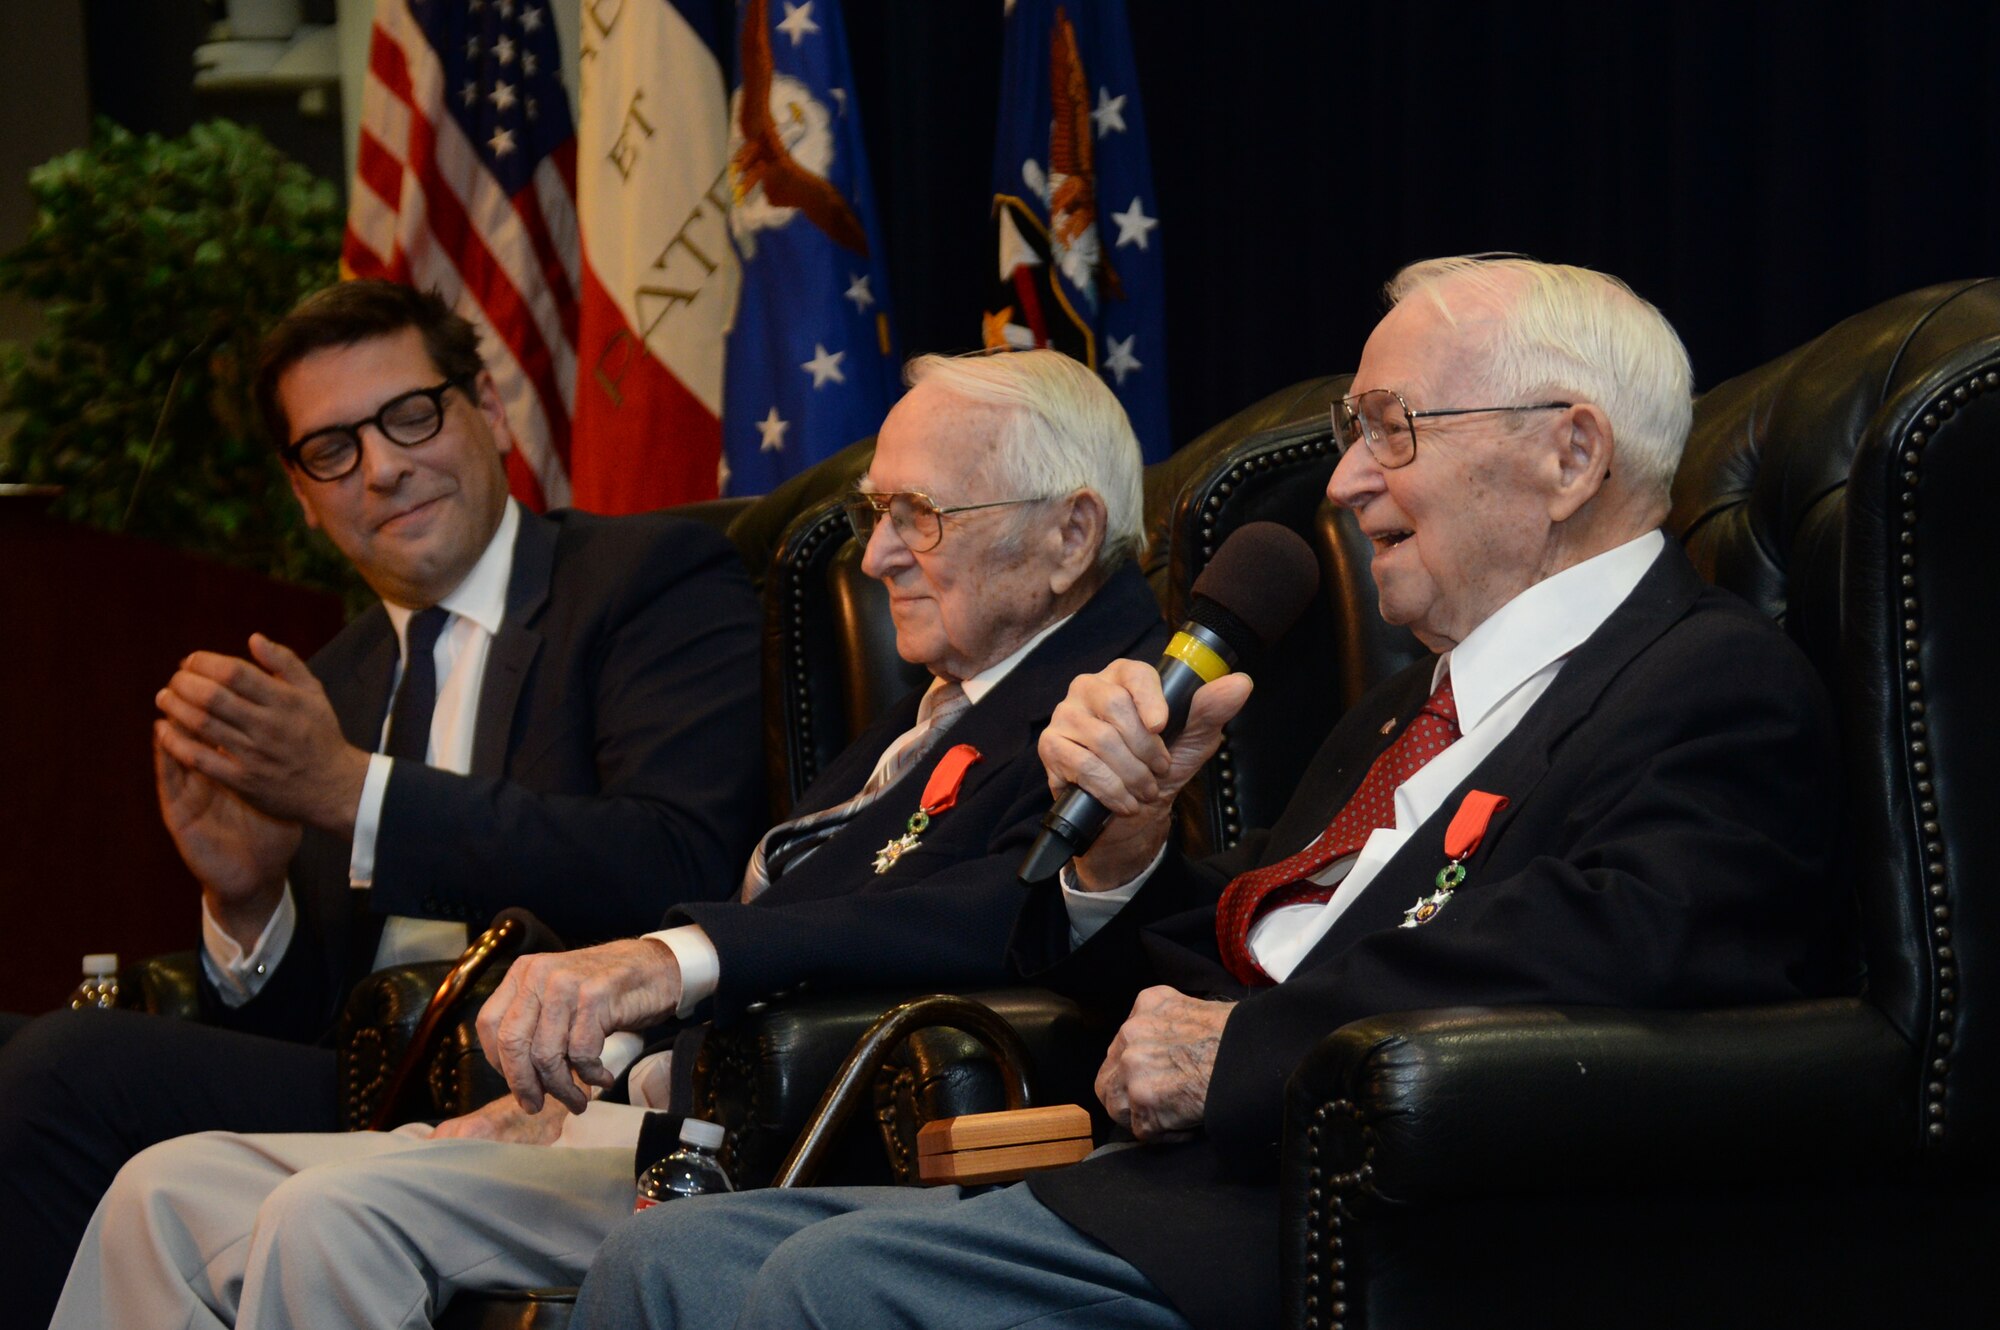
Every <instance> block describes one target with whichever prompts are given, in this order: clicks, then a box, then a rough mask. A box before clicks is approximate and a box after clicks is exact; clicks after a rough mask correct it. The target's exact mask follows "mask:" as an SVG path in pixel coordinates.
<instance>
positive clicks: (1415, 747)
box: [1215, 675, 1458, 987]
mask: <svg viewBox="0 0 2000 1330" xmlns="http://www.w3.org/2000/svg"><path fill="white" fill-rule="evenodd" d="M1457 738H1458V703H1457V702H1456V701H1454V700H1453V698H1452V695H1451V678H1450V676H1449V675H1447V676H1446V677H1445V681H1444V682H1443V683H1441V684H1439V685H1438V686H1437V691H1436V692H1434V693H1432V694H1431V695H1430V699H1429V700H1428V701H1426V702H1425V703H1424V706H1423V710H1421V711H1419V712H1418V713H1417V715H1416V718H1415V719H1414V720H1412V721H1411V722H1410V723H1409V724H1408V725H1407V726H1405V727H1404V728H1403V732H1402V733H1401V734H1399V735H1397V736H1396V741H1395V742H1394V743H1392V744H1390V745H1389V746H1388V747H1387V748H1385V749H1383V750H1382V755H1381V756H1380V757H1378V758H1376V759H1375V765H1374V766H1372V767H1370V768H1368V774H1367V775H1366V776H1364V777H1363V778H1362V780H1361V788H1360V789H1358V790H1356V791H1355V792H1354V797H1353V798H1351V799H1349V800H1348V801H1347V806H1346V807H1345V808H1342V809H1341V810H1340V812H1339V813H1337V814H1335V815H1334V819H1333V821H1332V822H1331V823H1329V824H1328V825H1327V828H1326V830H1325V831H1322V832H1320V834H1319V835H1318V836H1316V837H1314V839H1313V842H1312V844H1310V845H1308V846H1306V847H1305V848H1304V849H1303V850H1300V851H1299V852H1298V853H1297V854H1294V855H1292V856H1291V857H1290V858H1287V859H1281V860H1279V861H1278V862H1277V863H1275V864H1272V865H1271V866H1270V867H1268V868H1256V869H1252V870H1251V871H1250V872H1248V873H1245V874H1243V875H1242V876H1241V877H1238V878H1237V879H1236V880H1235V881H1233V882H1231V883H1230V884H1229V886H1228V888H1227V889H1226V890H1225V891H1224V892H1223V893H1222V900H1221V901H1220V902H1219V903H1218V904H1217V905H1216V907H1215V940H1216V944H1217V945H1218V946H1219V947H1221V949H1222V963H1223V964H1224V965H1227V966H1228V967H1229V972H1230V973H1231V974H1233V975H1235V976H1236V977H1237V978H1238V979H1240V980H1242V981H1243V982H1244V983H1246V984H1249V985H1251V986H1252V987H1259V986H1262V985H1266V984H1271V983H1274V982H1276V981H1275V980H1273V979H1272V978H1271V976H1270V975H1268V974H1266V973H1264V967H1263V966H1261V965H1259V964H1257V962H1256V960H1255V959H1254V958H1253V957H1252V956H1251V955H1250V926H1251V925H1252V924H1254V923H1255V922H1256V921H1257V920H1258V919H1259V918H1261V917H1263V916H1264V915H1266V914H1268V913H1270V912H1271V911H1272V910H1275V909H1278V908H1280V907H1282V906H1286V905H1310V904H1318V903H1321V902H1324V901H1328V900H1331V899H1333V893H1334V892H1335V891H1337V890H1338V889H1339V887H1340V883H1339V882H1336V883H1334V884H1333V885H1332V886H1322V885H1320V884H1319V883H1317V882H1313V881H1311V880H1310V879H1311V878H1312V877H1313V876H1314V875H1315V874H1317V873H1321V872H1324V871H1325V870H1326V866H1327V865H1328V864H1330V863H1333V862H1334V861H1335V860H1337V859H1343V858H1345V857H1346V856H1348V855H1350V854H1353V853H1355V852H1356V851H1357V850H1359V849H1360V848H1361V847H1362V845H1363V844H1364V843H1365V842H1366V841H1367V840H1368V837H1369V835H1370V834H1371V833H1372V832H1374V831H1376V830H1377V829H1379V828H1382V827H1393V826H1394V825H1396V787H1397V786H1399V785H1401V784H1402V783H1403V782H1404V781H1406V780H1408V779H1409V778H1410V777H1412V776H1414V775H1416V774H1417V773H1418V772H1419V771H1421V770H1423V768H1424V765H1425V764H1426V763H1427V762H1429V761H1430V760H1431V759H1432V758H1434V757H1436V756H1437V755H1438V754H1439V753H1442V752H1443V751H1444V750H1445V749H1446V748H1449V747H1450V746H1451V745H1452V743H1453V742H1454V741H1455V740H1457ZM1342 881H1345V879H1342Z"/></svg>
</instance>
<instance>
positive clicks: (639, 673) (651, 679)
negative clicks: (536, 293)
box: [0, 282, 765, 1324]
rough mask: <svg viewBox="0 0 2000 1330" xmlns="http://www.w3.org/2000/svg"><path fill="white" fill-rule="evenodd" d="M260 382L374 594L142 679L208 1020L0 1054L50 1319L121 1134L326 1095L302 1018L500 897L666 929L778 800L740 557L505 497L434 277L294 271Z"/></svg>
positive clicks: (587, 923) (33, 1034) (299, 468)
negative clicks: (314, 283) (418, 280)
mask: <svg viewBox="0 0 2000 1330" xmlns="http://www.w3.org/2000/svg"><path fill="white" fill-rule="evenodd" d="M257 396H258V402H259V405H260V408H261V413H262V415H263V417H264V422H265V425H266V429H267V433H268V434H269V435H270V436H271V439H272V442H273V443H274V445H275V446H276V447H277V450H278V453H279V456H280V458H281V459H282V461H283V463H284V467H285V475H286V478H287V479H288V481H289V482H290V485H291V488H292V491H293V493H294V494H295V495H296V496H297V499H298V502H299V504H300V506H301V509H302V510H303V512H304V513H305V517H306V520H307V522H308V523H309V524H311V525H312V526H313V527H315V528H317V529H318V530H320V531H322V532H323V533H325V534H326V536H327V537H328V538H329V539H331V540H332V542H333V543H334V545H335V546H337V547H338V548H339V550H340V551H341V553H342V554H343V555H345V556H346V557H347V559H348V560H349V561H350V562H351V563H352V564H353V566H354V568H355V569H356V571H357V572H359V573H360V575H361V577H362V578H363V579H364V580H365V581H366V582H367V583H368V585H369V587H370V588H371V589H372V590H373V591H374V592H375V593H376V595H377V596H379V597H380V600H381V603H380V604H379V605H375V606H372V607H370V608H369V609H367V610H366V611H365V612H363V613H362V614H361V615H359V616H358V617H357V618H356V619H355V620H354V621H353V622H352V623H350V624H349V625H348V626H347V628H346V629H345V630H343V632H342V633H341V634H340V635H339V636H338V637H336V638H335V639H334V641H333V642H332V643H331V644H329V645H328V646H327V647H326V648H325V649H324V650H323V651H321V652H320V653H319V654H318V655H316V656H315V657H314V658H313V660H312V662H311V663H310V665H308V664H307V663H306V662H304V661H302V660H300V659H299V657H298V656H297V655H295V654H294V653H292V652H291V651H289V650H287V649H286V648H285V647H284V646H282V645H281V644H279V643H276V642H273V641H271V640H269V639H267V638H264V637H262V636H258V637H253V638H252V639H251V642H250V646H249V651H248V653H247V655H244V656H237V655H233V654H226V653H224V652H218V651H203V652H197V653H195V654H193V655H191V656H189V657H188V658H187V659H186V660H184V661H182V662H181V665H180V668H179V669H178V670H177V671H176V672H175V673H174V674H173V676H172V678H171V679H170V680H169V681H168V682H167V686H166V687H165V688H164V689H162V690H161V692H160V693H159V694H158V696H157V699H156V700H157V705H158V707H159V709H160V716H159V718H158V719H157V720H156V722H155V725H154V734H153V741H154V769H155V775H156V779H157V783H158V787H159V795H160V806H161V810H162V813H163V816H164V819H165V822H166V824H167V828H168V831H169V832H170V834H171V835H172V836H173V838H174V840H175V843H176V846H177V847H178V849H179V850H180V852H181V855H182V858H183V859H184V861H185V862H186V864H187V866H188V868H189V870H190V872H191V873H192V874H193V876H194V877H195V878H196V879H197V881H198V882H199V883H200V885H201V888H202V908H201V915H200V925H201V934H200V935H201V950H200V959H199V965H200V974H199V977H198V984H199V990H200V994H199V995H200V1003H201V1009H202V1016H203V1023H201V1024H194V1023H188V1022H181V1021H167V1020H158V1019H154V1018H151V1017H145V1016H139V1015H136V1014H134V1013H129V1012H122V1011H113V1012H99V1011H89V1012H61V1013H57V1014H55V1015H53V1016H47V1017H42V1018H39V1019H38V1020H37V1021H35V1022H32V1023H30V1025H29V1026H28V1027H27V1029H26V1030H25V1031H24V1032H22V1033H21V1034H19V1035H17V1036H15V1038H14V1039H12V1040H10V1041H9V1043H8V1045H7V1046H6V1048H5V1049H4V1050H0V1086H4V1087H5V1094H4V1095H0V1187H12V1188H15V1189H16V1190H15V1191H14V1192H11V1193H9V1196H10V1198H11V1199H13V1200H14V1201H15V1203H16V1204H18V1205H21V1206H32V1207H33V1208H34V1209H35V1211H36V1213H37V1215H38V1216H39V1219H40V1222H39V1223H38V1224H37V1225H36V1226H35V1232H34V1234H33V1236H32V1237H27V1238H24V1239H23V1240H22V1241H21V1242H19V1243H15V1244H10V1245H9V1248H8V1250H7V1253H6V1255H5V1258H4V1261H0V1270H4V1272H5V1274H6V1275H7V1277H8V1280H9V1283H10V1285H11V1286H13V1287H15V1288H16V1290H17V1292H18V1293H19V1296H20V1297H21V1298H22V1299H24V1305H23V1306H22V1308H20V1311H21V1313H22V1319H23V1320H25V1321H30V1322H33V1323H37V1324H39V1323H41V1322H42V1321H43V1320H46V1318H47V1315H48V1312H49V1310H50V1309H51V1308H52V1307H53V1306H54V1303H55V1299H56V1294H57V1291H58V1289H59V1286H60V1282H61V1267H62V1266H63V1265H64V1264H66V1263H67V1261H68V1260H69V1257H70V1255H71V1252H72V1249H73V1248H74V1245H75V1243H76V1241H77V1239H78V1238H79V1236H80V1235H81V1234H82V1232H83V1230H84V1227H85V1224H86V1223H87V1221H88V1219H89V1217H90V1212H91V1209H92V1207H93V1206H94V1205H95V1204H96V1202H97V1199H98V1196H99V1195H100V1194H101V1193H102V1191H103V1190H104V1188H105V1187H106V1186H107V1185H108V1184H109V1183H110V1181H111V1178H112V1176H113V1174H114V1173H115V1172H116V1170H117V1169H118V1167H119V1166H120V1165H121V1164H122V1163H123V1162H124V1161H125V1159H126V1158H128V1157H129V1156H130V1155H132V1154H133V1153H135V1152H136V1151H139V1150H141V1149H142V1148H144V1147H146V1146H149V1145H151V1144H153V1143H154V1142H156V1141H159V1140H161V1139H163V1138H165V1137H168V1136H175V1135H180V1134H182V1133H185V1132H191V1131H199V1130H203V1129H209V1128H233V1129H237V1130H267V1131H310V1130H327V1131H330V1130H333V1129H334V1128H335V1127H336V1126H337V1125H338V1113H339V1105H340V1099H341V1096H340V1094H339V1090H338V1087H337V1086H336V1084H335V1074H334V1072H335V1068H334V1056H333V1053H332V1051H331V1049H330V1048H327V1047H322V1046H314V1041H316V1040H318V1039H320V1038H321V1036H322V1035H323V1034H324V1033H325V1032H327V1031H328V1030H329V1028H330V1027H331V1025H332V1023H333V1020H334V1017H335V1015H336V1014H337V1012H338V1010H339V1005H340V1003H341V1000H342V999H343V997H344V995H345V993H346V990H347V988H348V985H349V984H350V983H351V982H352V981H353V980H354V979H356V978H358V977H359V976H360V975H361V974H364V973H366V972H367V971H368V970H370V969H372V968H376V967H378V966H386V965H391V964H401V963H404V962H409V961H419V960H434V959H444V958H449V957H455V956H456V955H458V953H459V952H460V951H461V950H462V949H463V948H464V946H465V939H466V932H467V925H468V924H474V925H477V924H483V923H484V922H485V921H486V920H488V919H490V918H491V917H492V916H493V915H494V914H495V913H496V912H498V911H499V910H500V909H503V908H505V907H507V906H510V905H521V906H526V907H527V908H529V909H531V910H533V911H534V912H535V913H536V914H537V915H538V916H539V917H541V918H542V919H543V920H545V921H546V922H547V923H548V924H549V925H550V927H551V928H552V929H554V930H555V931H556V932H558V933H559V934H561V935H564V936H567V937H605V936H613V935H617V934H620V933H628V932H635V931H638V930H639V929H642V928H645V927H649V926H651V925H652V924H653V923H655V922H656V921H657V920H658V918H659V916H660V913H661V911H662V910H664V909H665V908H666V907H667V906H668V905H669V904H670V903H672V902H674V901H677V900H680V899H683V898H685V897H688V896H691V895H708V896H720V895H722V894H724V893H726V892H727V891H728V890H729V888H730V885H731V884H732V882H733V880H734V878H735V875H736V873H737V871H738V870H739V868H740V866H741V863H742V858H743V856H744V854H746V853H747V852H748V850H749V848H750V845H751V843H752V841H753V839H754V836H755V833H756V832H757V830H758V829H760V828H761V826H762V825H763V823H764V820H765V817H764V797H763V765H762V761H761V756H760V754H759V753H758V752H757V747H756V745H755V744H754V743H746V742H743V737H744V736H745V735H747V734H754V733H755V732H756V730H757V728H758V724H759V718H760V710H761V709H760V697H759V689H758V686H757V679H758V666H757V661H758V641H759V614H758V610H757V605H756V600H755V597H754V595H753V594H752V592H751V590H750V586H749V581H748V578H747V576H746V574H745V571H744V569H743V566H742V563H741V559H740V557H739V556H738V555H737V554H736V552H735V550H734V548H733V547H732V546H731V545H730V544H729V543H728V542H727V541H726V540H725V539H724V538H723V537H722V536H721V535H720V533H718V532H716V531H713V530H711V529H709V528H707V527H705V526H702V525H699V524H696V523H692V522H688V521H686V520H683V519H677V518H671V517H667V516H665V515H661V514H648V515H644V516H640V517H629V518H598V517H592V516H589V515H586V514H579V513H573V512H564V513H557V514H552V515H548V516H543V515H537V514H535V513H531V512H528V511H527V510H526V509H524V508H523V507H521V505H519V504H517V503H516V502H515V501H514V500H512V499H510V498H509V497H508V482H507V472H506V457H507V454H508V452H509V451H510V449H511V447H512V444H513V434H512V432H511V429H510V427H509V422H508V419H507V416H506V413H505V411H504V410H503V409H502V408H501V405H500V397H499V394H498V392H497V391H496V388H495V384H494V380H493V378H492V376H491V375H490V374H489V373H488V372H487V370H486V368H485V366H484V365H483V363H482V362H481V358H480V355H479V338H478V333H477V332H476V331H475V329H474V328H473V327H472V326H471V325H470V324H469V323H467V322H466V321H465V320H464V319H462V318H460V317H459V316H458V315H456V314H454V313H453V312H452V311H451V309H450V307H449V306H447V305H446V304H445V303H444V302H443V301H442V300H441V299H439V298H438V297H437V296H436V295H435V294H427V293H422V292H418V291H414V290H411V289H410V288H407V287H402V286H396V285H392V284H389V283H383V282H347V283H342V284H340V285H339V286H336V287H332V288H329V289H328V290H326V291H322V292H320V293H318V294H316V295H314V296H311V297H308V298H307V299H306V300H305V301H304V302H302V303H301V304H300V306H299V307H298V308H297V309H295V310H294V311H293V312H292V313H291V314H290V315H288V316H287V317H286V318H285V319H284V320H283V321H282V322H281V323H280V324H279V325H278V326H277V327H276V328H275V329H274V330H273V331H272V333H271V334H270V336H269V337H268V338H267V339H266V342H265V346H264V353H263V357H262V361H261V364H260V368H259V377H258V382H257ZM194 922H195V921H194V920H193V919H190V924H191V925H192V924H193V923H194ZM190 931H192V929H191V930H190ZM218 1027H219V1028H218Z"/></svg>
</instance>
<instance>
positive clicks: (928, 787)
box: [875, 744, 980, 874]
mask: <svg viewBox="0 0 2000 1330" xmlns="http://www.w3.org/2000/svg"><path fill="white" fill-rule="evenodd" d="M979 760H980V752H979V750H978V749H977V748H974V747H973V746H972V745H971V744H954V745H952V747H951V748H950V749H949V750H948V751H947V752H946V753H945V755H944V756H943V757H941V758H939V759H938V764H937V766H936V767H934V768H932V770H931V778H930V780H929V781H928V782H926V783H925V785H924V796H923V801H922V802H921V803H919V804H918V805H917V811H916V812H914V813H912V814H910V821H909V823H908V825H907V827H906V828H905V830H904V832H903V834H902V835H900V836H898V837H896V839H894V840H892V841H890V842H889V843H888V844H887V845H884V846H883V847H882V848H881V849H879V850H877V851H876V852H875V871H876V872H877V873H878V874H879V873H886V872H888V871H889V870H890V869H891V868H893V867H895V865H896V861H897V860H898V859H900V858H902V857H903V856H904V855H906V854H908V853H909V852H910V851H911V850H914V849H916V848H917V846H918V845H919V844H920V843H921V839H922V837H923V834H924V831H925V829H926V828H928V827H929V826H930V824H931V819H932V818H933V817H936V816H937V815H938V814H939V813H942V812H944V811H945V810H946V809H948V808H950V807H951V806H952V805H954V804H956V803H957V802H958V791H959V787H960V786H962V785H964V784H965V773H966V772H967V771H970V770H971V769H972V764H973V763H974V762H977V761H979Z"/></svg>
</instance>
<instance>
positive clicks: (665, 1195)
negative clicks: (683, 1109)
mask: <svg viewBox="0 0 2000 1330" xmlns="http://www.w3.org/2000/svg"><path fill="white" fill-rule="evenodd" d="M722 1136H723V1132H722V1128H721V1127H719V1126H717V1125H716V1124H715V1123H713V1122H703V1121H701V1120H700V1119H699V1118H689V1119H687V1120H686V1121H684V1122H682V1123H681V1145H680V1149H678V1150H676V1151H674V1152H673V1153H672V1154H670V1155H668V1156H667V1157H666V1158H665V1159H662V1160H661V1161H660V1162H659V1163H657V1164H654V1165H653V1166H652V1167H651V1168H649V1169H647V1170H646V1171H645V1172H644V1173H641V1174H640V1175H639V1198H638V1201H637V1202H636V1203H635V1204H634V1205H633V1207H632V1208H633V1209H634V1210H650V1209H651V1208H652V1207H654V1206H656V1205H659V1204H660V1203H662V1202H664V1201H678V1200H679V1199H680V1198H681V1197H683V1196H706V1195H709V1194H710V1193H712V1192H724V1191H735V1190H736V1185H735V1184H734V1183H732V1182H731V1181H730V1180H729V1174H727V1173H725V1172H723V1169H722V1160H721V1159H719V1158H717V1157H716V1153H715V1152H716V1151H717V1150H718V1149H720V1148H721V1146H722Z"/></svg>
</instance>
